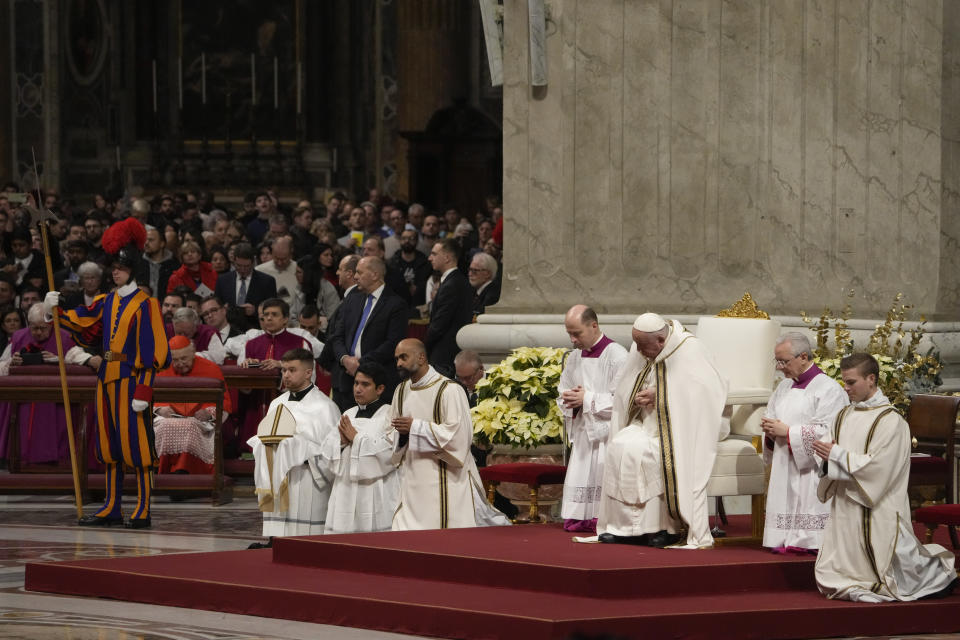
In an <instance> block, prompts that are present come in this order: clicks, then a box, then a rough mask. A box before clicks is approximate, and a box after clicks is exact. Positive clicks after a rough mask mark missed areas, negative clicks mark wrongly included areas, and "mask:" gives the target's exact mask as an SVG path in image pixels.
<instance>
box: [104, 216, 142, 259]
mask: <svg viewBox="0 0 960 640" xmlns="http://www.w3.org/2000/svg"><path fill="white" fill-rule="evenodd" d="M146 242H147V230H146V229H144V227H143V224H142V223H141V222H140V221H139V220H137V219H136V218H127V219H126V220H122V221H121V222H117V223H116V224H112V225H110V227H109V228H108V229H107V230H106V231H104V232H103V239H102V240H101V243H100V244H101V246H102V247H103V250H104V251H106V252H107V253H108V254H110V255H114V254H116V253H117V252H119V251H120V249H123V248H124V247H125V246H127V245H128V244H132V245H134V246H136V247H137V250H138V251H140V250H143V245H144V244H146Z"/></svg>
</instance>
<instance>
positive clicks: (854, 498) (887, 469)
mask: <svg viewBox="0 0 960 640" xmlns="http://www.w3.org/2000/svg"><path fill="white" fill-rule="evenodd" d="M863 355H864V354H854V355H853V356H849V357H850V358H858V357H859V358H862V357H863ZM845 361H846V359H844V362H845ZM841 366H842V365H841ZM851 374H852V376H853V377H850V376H851ZM858 375H859V372H858V371H857V369H856V368H853V369H850V370H844V371H843V379H844V382H845V383H846V382H847V380H848V377H850V379H851V380H853V381H854V382H853V385H849V384H848V392H850V391H849V389H850V388H851V386H852V387H853V389H854V390H853V392H852V395H851V399H852V400H856V399H857V398H856V395H853V394H855V393H856V392H857V390H858V387H861V388H862V387H863V386H864V385H862V384H858V382H857V381H856V377H857V376H858ZM860 380H863V378H860ZM870 391H874V393H873V395H872V396H870V397H869V398H867V399H866V400H863V401H860V402H855V404H853V405H850V406H849V407H847V408H845V409H844V410H843V411H842V412H841V413H840V414H839V415H838V416H837V419H836V424H835V425H834V427H833V440H834V442H835V444H833V446H832V448H830V449H829V453H828V454H827V461H826V462H825V463H824V467H825V468H824V469H823V470H822V471H821V473H823V474H824V477H823V478H822V479H821V480H820V483H819V487H818V496H819V498H820V500H822V501H824V502H825V503H826V504H827V505H828V506H829V507H830V522H829V523H828V525H827V529H826V532H825V533H824V537H823V544H822V546H821V547H820V553H819V555H818V556H817V564H816V578H817V586H818V587H819V588H820V591H821V593H823V594H824V595H826V596H827V597H828V598H839V599H844V600H855V601H860V602H885V601H890V600H902V601H905V600H917V599H919V598H922V597H924V596H929V595H933V594H938V593H940V592H943V591H944V590H945V589H948V588H949V587H950V586H951V585H952V584H953V583H954V581H955V580H956V579H957V574H956V572H955V570H954V556H953V553H951V552H950V551H947V550H946V549H944V548H943V547H941V546H940V545H936V544H927V545H924V544H921V543H920V541H919V540H917V537H916V535H915V534H914V531H913V524H912V522H911V514H910V501H909V498H908V497H907V482H908V480H909V477H910V428H909V426H908V425H907V422H906V421H905V420H904V419H903V418H902V417H901V416H900V414H899V413H897V411H896V409H894V408H893V406H892V405H891V404H890V401H889V400H888V399H887V398H886V396H884V394H883V392H882V391H880V390H878V389H875V386H874V388H873V389H870ZM861 395H862V396H863V395H866V394H861ZM826 446H829V444H826V445H825V444H824V443H818V447H819V448H820V450H821V451H826V448H825V447H826ZM942 595H946V594H942Z"/></svg>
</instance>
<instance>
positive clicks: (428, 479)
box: [390, 338, 510, 531]
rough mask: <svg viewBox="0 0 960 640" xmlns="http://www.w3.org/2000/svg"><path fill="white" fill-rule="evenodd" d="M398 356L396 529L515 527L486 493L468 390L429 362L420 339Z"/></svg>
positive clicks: (394, 409)
mask: <svg viewBox="0 0 960 640" xmlns="http://www.w3.org/2000/svg"><path fill="white" fill-rule="evenodd" d="M394 354H395V356H396V360H397V373H399V374H400V377H401V379H403V382H401V383H400V386H398V387H397V389H396V391H395V392H394V394H393V404H392V405H391V411H390V417H391V421H390V424H391V425H392V426H393V428H394V429H396V430H397V432H398V433H399V437H398V438H397V446H396V449H395V451H394V457H393V460H394V463H395V464H397V465H399V467H400V469H399V471H400V504H399V506H398V507H397V512H396V514H395V515H394V517H393V529H394V531H402V530H408V529H448V528H449V529H452V528H456V527H482V526H492V525H505V524H510V521H509V520H507V518H506V516H504V515H503V514H502V513H500V512H499V511H497V510H496V509H494V508H493V507H492V506H490V504H489V503H488V502H487V500H486V497H485V495H484V492H483V485H482V483H481V482H480V475H479V474H478V473H477V465H476V463H475V462H474V461H473V456H472V455H471V454H470V443H471V442H472V441H473V423H472V421H471V420H470V406H469V404H468V402H467V395H466V394H465V393H464V391H463V387H461V386H460V385H458V384H457V383H456V382H454V381H452V380H450V379H449V378H445V377H444V376H442V375H440V374H439V373H437V371H436V370H435V369H434V368H433V367H431V366H430V365H429V364H428V363H427V352H426V349H425V348H424V346H423V343H422V342H420V341H419V340H416V339H412V338H408V339H406V340H401V341H400V343H399V344H397V348H396V350H395V351H394Z"/></svg>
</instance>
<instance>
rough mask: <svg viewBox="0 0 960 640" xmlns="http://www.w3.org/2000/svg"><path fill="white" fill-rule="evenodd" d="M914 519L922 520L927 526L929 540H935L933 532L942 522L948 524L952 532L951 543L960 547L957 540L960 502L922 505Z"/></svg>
mask: <svg viewBox="0 0 960 640" xmlns="http://www.w3.org/2000/svg"><path fill="white" fill-rule="evenodd" d="M913 519H914V520H916V521H917V522H922V523H923V524H924V525H926V527H927V542H933V532H934V531H936V530H937V527H939V526H940V525H941V524H945V525H947V531H949V532H950V543H951V544H952V545H953V548H954V549H960V541H958V540H957V527H958V526H960V504H934V505H930V506H929V507H921V508H919V509H917V510H916V511H915V512H914V514H913Z"/></svg>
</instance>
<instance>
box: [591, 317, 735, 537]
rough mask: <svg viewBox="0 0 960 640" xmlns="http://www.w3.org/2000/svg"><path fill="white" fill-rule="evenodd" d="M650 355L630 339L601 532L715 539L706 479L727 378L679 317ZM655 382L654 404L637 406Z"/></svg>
mask: <svg viewBox="0 0 960 640" xmlns="http://www.w3.org/2000/svg"><path fill="white" fill-rule="evenodd" d="M669 326H670V333H669V335H668V336H667V341H666V343H665V344H664V347H663V349H662V351H661V352H660V353H659V354H658V355H657V357H656V358H654V359H653V360H652V361H651V360H647V359H646V358H645V357H644V356H643V355H642V354H640V353H639V352H638V351H637V347H636V344H634V345H633V346H631V348H630V354H629V355H628V357H627V361H626V363H625V364H624V366H623V370H622V373H621V376H620V381H619V383H618V385H617V390H616V394H615V396H614V402H613V416H612V418H611V421H610V430H611V434H610V439H609V440H608V444H607V452H606V460H605V462H604V475H603V495H602V498H601V502H600V513H599V518H598V520H597V533H598V534H601V533H611V534H613V535H618V536H639V535H643V534H646V533H656V532H658V531H660V530H666V531H669V532H671V533H677V532H680V531H683V530H686V536H687V537H686V542H685V543H682V544H681V546H683V547H686V548H700V547H708V546H711V545H712V544H713V537H712V536H711V535H710V526H709V523H708V519H709V509H708V500H707V482H708V481H709V480H710V474H711V472H712V471H713V462H714V459H715V458H716V454H717V441H718V439H719V438H720V436H721V432H722V414H723V407H724V402H725V401H726V397H727V382H726V380H725V379H724V378H723V376H722V375H721V374H720V372H719V371H718V370H717V368H716V365H715V364H714V363H713V360H712V358H711V357H710V355H709V354H708V353H707V351H706V349H705V348H704V347H703V345H702V344H701V343H700V342H699V341H698V340H697V339H696V338H695V337H694V336H693V334H691V333H690V332H688V331H686V330H685V329H684V328H683V325H681V324H680V323H679V322H677V321H676V320H673V321H671V323H670V325H669ZM648 388H655V389H656V405H655V407H654V408H653V409H652V410H647V409H644V410H642V411H637V410H635V409H634V403H633V399H634V396H635V395H636V393H637V392H639V391H640V390H641V389H648Z"/></svg>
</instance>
